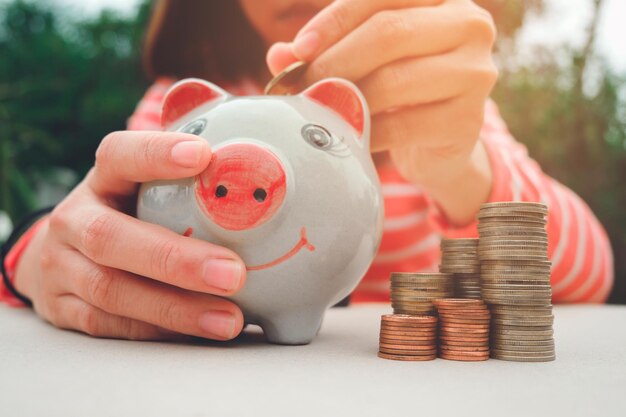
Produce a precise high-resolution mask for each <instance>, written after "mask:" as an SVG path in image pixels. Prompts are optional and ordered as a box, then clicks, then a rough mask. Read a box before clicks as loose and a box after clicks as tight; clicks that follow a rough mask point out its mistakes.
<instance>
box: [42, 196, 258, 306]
mask: <svg viewBox="0 0 626 417" xmlns="http://www.w3.org/2000/svg"><path fill="white" fill-rule="evenodd" d="M79 199H82V201H78V202H77V203H75V204H74V207H68V208H66V209H65V210H59V212H58V213H55V216H52V217H51V219H50V227H51V228H54V230H55V233H58V234H59V235H60V236H62V238H63V239H64V241H65V242H67V243H68V244H69V245H70V246H72V247H74V248H76V249H77V250H79V251H80V252H82V253H83V254H84V255H85V256H87V257H88V258H90V259H91V260H93V261H94V262H96V263H97V264H100V265H105V266H109V267H112V268H118V269H121V270H124V271H130V272H133V273H135V274H138V275H141V276H145V277H148V278H152V279H154V280H157V281H161V282H164V283H166V284H170V285H174V286H176V287H180V288H186V289H189V290H193V291H199V292H203V293H211V294H216V295H230V294H233V293H235V292H236V291H238V290H239V289H240V288H241V287H242V286H243V285H244V282H245V272H246V271H245V264H244V263H243V261H242V260H241V258H240V257H239V256H237V254H236V253H234V252H233V251H231V250H230V249H227V248H224V247H221V246H217V245H214V244H212V243H209V242H205V241H203V240H199V239H194V238H189V237H185V236H182V235H180V234H177V233H176V232H173V231H171V230H168V229H166V228H164V227H161V226H159V225H155V224H151V223H147V222H143V221H141V220H138V219H136V218H134V217H132V216H129V215H126V214H124V213H121V212H118V211H115V210H113V209H111V208H108V207H105V206H95V205H93V203H91V202H90V201H89V200H88V199H87V198H84V197H82V198H81V197H79ZM182 232H183V231H180V233H182Z"/></svg>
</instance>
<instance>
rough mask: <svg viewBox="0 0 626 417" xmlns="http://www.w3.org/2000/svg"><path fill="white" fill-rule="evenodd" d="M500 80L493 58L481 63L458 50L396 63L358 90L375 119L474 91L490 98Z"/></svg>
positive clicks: (389, 65)
mask: <svg viewBox="0 0 626 417" xmlns="http://www.w3.org/2000/svg"><path fill="white" fill-rule="evenodd" d="M470 58H471V59H470ZM496 77H497V70H496V69H495V66H494V64H493V61H492V60H491V58H490V57H486V58H485V59H478V58H477V57H476V56H475V55H474V56H472V57H468V56H467V53H464V52H461V51H459V50H455V51H454V52H452V53H449V54H443V55H434V56H429V57H423V58H407V59H403V60H399V61H394V62H392V63H391V64H387V65H385V66H383V67H381V68H379V69H377V70H375V71H374V72H372V73H371V74H369V75H368V76H366V77H365V78H364V79H363V80H362V81H361V82H359V83H358V86H359V88H360V89H361V92H363V94H364V95H365V98H366V99H367V103H368V105H369V108H370V112H371V114H372V115H374V116H375V115H377V114H378V113H380V112H383V111H387V110H389V109H392V108H396V107H402V106H414V105H419V104H428V103H435V102H438V101H444V100H448V99H452V98H455V97H458V96H460V95H461V94H464V93H465V92H467V91H470V90H473V89H479V88H482V89H483V90H484V91H485V96H487V95H488V93H489V91H490V89H491V86H492V85H493V83H494V82H495V79H496Z"/></svg>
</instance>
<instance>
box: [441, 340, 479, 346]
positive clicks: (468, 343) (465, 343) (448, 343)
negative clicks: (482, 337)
mask: <svg viewBox="0 0 626 417" xmlns="http://www.w3.org/2000/svg"><path fill="white" fill-rule="evenodd" d="M487 344H488V343H487V342H456V341H454V340H446V342H445V345H446V346H462V347H481V346H486V345H487Z"/></svg>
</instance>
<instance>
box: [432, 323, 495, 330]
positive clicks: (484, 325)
mask: <svg viewBox="0 0 626 417" xmlns="http://www.w3.org/2000/svg"><path fill="white" fill-rule="evenodd" d="M441 328H442V329H443V328H447V329H488V328H489V323H482V324H469V323H444V324H442V325H441Z"/></svg>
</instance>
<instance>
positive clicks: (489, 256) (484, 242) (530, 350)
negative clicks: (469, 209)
mask: <svg viewBox="0 0 626 417" xmlns="http://www.w3.org/2000/svg"><path fill="white" fill-rule="evenodd" d="M546 215H547V207H546V206H545V205H543V204H540V203H524V202H508V203H504V202H503V203H489V204H484V205H482V206H481V209H480V212H479V214H478V220H479V225H478V232H479V234H480V242H479V245H478V255H479V257H480V261H481V285H482V288H481V292H482V297H483V299H484V300H485V301H486V302H487V303H488V304H489V306H490V308H491V312H492V328H491V355H492V357H493V358H497V359H503V360H511V361H523V362H543V361H550V360H554V359H555V357H556V356H555V350H554V338H553V328H552V325H553V322H554V316H553V315H552V289H551V287H550V261H548V235H547V233H546V229H545V227H546V220H545V216H546Z"/></svg>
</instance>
